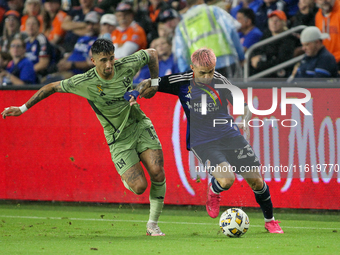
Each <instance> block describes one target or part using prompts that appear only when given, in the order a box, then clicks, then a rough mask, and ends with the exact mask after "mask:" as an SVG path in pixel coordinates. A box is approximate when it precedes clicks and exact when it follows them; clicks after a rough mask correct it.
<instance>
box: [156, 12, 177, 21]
mask: <svg viewBox="0 0 340 255" xmlns="http://www.w3.org/2000/svg"><path fill="white" fill-rule="evenodd" d="M178 17H179V14H178V12H177V11H176V10H174V9H167V10H164V11H162V12H161V13H160V14H159V16H158V21H159V22H166V21H168V20H171V19H175V18H178Z"/></svg>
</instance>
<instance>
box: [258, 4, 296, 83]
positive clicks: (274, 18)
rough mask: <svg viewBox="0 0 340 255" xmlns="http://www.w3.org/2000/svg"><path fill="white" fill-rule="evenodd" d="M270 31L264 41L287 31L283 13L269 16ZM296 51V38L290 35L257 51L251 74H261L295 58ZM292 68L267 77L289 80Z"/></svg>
mask: <svg viewBox="0 0 340 255" xmlns="http://www.w3.org/2000/svg"><path fill="white" fill-rule="evenodd" d="M268 27H269V30H267V31H265V33H264V35H263V37H262V40H265V39H267V38H270V37H272V36H275V35H278V34H280V33H282V32H284V31H285V30H287V17H286V15H285V13H284V12H283V11H279V10H276V11H273V12H272V13H270V14H269V15H268ZM294 49H295V37H294V36H293V35H288V36H287V37H284V38H283V39H279V40H277V41H274V42H271V43H269V44H267V45H264V46H262V47H261V48H259V49H258V50H255V51H254V53H253V57H252V58H251V67H252V68H251V73H252V74H254V73H259V72H261V71H264V70H266V69H269V68H271V67H274V66H276V65H278V64H281V63H283V62H285V61H287V60H289V59H291V58H292V57H293V53H294ZM290 72H291V68H290V67H288V68H285V69H281V70H279V71H277V72H276V73H272V74H270V75H267V76H265V77H273V78H287V77H288V76H289V75H290Z"/></svg>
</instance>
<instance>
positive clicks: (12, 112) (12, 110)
mask: <svg viewBox="0 0 340 255" xmlns="http://www.w3.org/2000/svg"><path fill="white" fill-rule="evenodd" d="M21 114H22V112H21V111H20V109H19V107H16V106H11V107H8V108H5V110H4V111H3V112H2V113H1V115H2V118H3V119H5V118H6V117H7V116H20V115H21Z"/></svg>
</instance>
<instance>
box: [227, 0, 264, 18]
mask: <svg viewBox="0 0 340 255" xmlns="http://www.w3.org/2000/svg"><path fill="white" fill-rule="evenodd" d="M262 3H263V0H240V1H239V4H238V5H236V6H235V7H234V8H232V9H231V10H230V15H231V16H233V17H234V18H235V19H236V15H237V12H238V11H239V10H240V9H242V8H249V9H252V10H253V11H254V13H257V10H258V8H259V7H260V5H262Z"/></svg>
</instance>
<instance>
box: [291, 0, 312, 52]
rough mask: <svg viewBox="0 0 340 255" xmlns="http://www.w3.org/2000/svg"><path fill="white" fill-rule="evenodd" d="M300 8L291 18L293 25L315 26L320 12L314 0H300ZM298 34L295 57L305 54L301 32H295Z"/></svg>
mask: <svg viewBox="0 0 340 255" xmlns="http://www.w3.org/2000/svg"><path fill="white" fill-rule="evenodd" d="M298 6H299V10H298V12H297V14H296V15H295V16H294V17H292V18H291V22H292V27H297V26H300V25H305V26H314V24H315V15H316V13H317V12H318V10H319V9H318V8H317V7H316V5H315V2H314V0H300V1H299V5H298ZM294 36H296V38H297V39H296V44H295V45H296V46H295V50H294V57H296V56H299V55H302V54H304V50H303V49H302V45H301V43H300V33H294Z"/></svg>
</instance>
